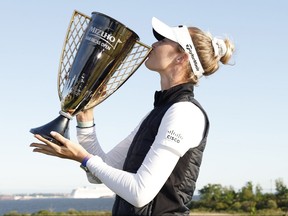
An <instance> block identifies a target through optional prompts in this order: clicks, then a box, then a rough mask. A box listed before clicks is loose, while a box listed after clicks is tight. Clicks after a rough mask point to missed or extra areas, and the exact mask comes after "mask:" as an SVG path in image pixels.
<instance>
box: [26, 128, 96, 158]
mask: <svg viewBox="0 0 288 216" xmlns="http://www.w3.org/2000/svg"><path fill="white" fill-rule="evenodd" d="M50 134H51V135H52V136H53V138H55V139H56V140H58V141H59V142H60V144H62V145H57V144H55V143H53V142H51V141H49V140H47V139H45V138H44V137H42V136H40V135H39V134H36V135H35V136H34V137H35V138H37V139H38V140H39V141H41V142H43V143H31V144H30V147H35V148H34V149H33V152H39V153H42V154H46V155H51V156H56V157H60V158H66V159H70V160H75V161H79V162H80V163H81V162H82V161H83V159H84V158H85V157H87V156H88V157H92V155H90V154H89V153H88V152H87V151H86V150H85V149H84V148H83V147H82V146H81V145H79V144H76V143H73V142H71V141H70V140H69V139H66V138H65V137H63V136H62V135H60V134H59V133H57V132H53V131H52V132H51V133H50Z"/></svg>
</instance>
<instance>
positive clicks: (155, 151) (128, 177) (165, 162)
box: [87, 102, 205, 207]
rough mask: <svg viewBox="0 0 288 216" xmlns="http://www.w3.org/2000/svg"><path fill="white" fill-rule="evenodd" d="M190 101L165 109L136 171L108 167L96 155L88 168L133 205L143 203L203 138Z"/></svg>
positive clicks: (201, 118) (200, 116)
mask: <svg viewBox="0 0 288 216" xmlns="http://www.w3.org/2000/svg"><path fill="white" fill-rule="evenodd" d="M191 104H192V103H190V102H187V103H186V102H180V103H177V104H174V105H173V106H172V107H171V108H170V109H169V110H168V111H167V112H166V114H165V115H164V117H163V119H162V122H161V124H160V127H159V131H158V134H157V136H156V139H155V141H154V143H153V144H152V146H151V148H150V150H149V151H148V153H147V155H146V157H145V159H144V161H143V163H142V165H141V166H140V168H139V169H138V171H137V173H129V172H126V171H123V170H121V169H116V168H114V167H111V166H109V165H108V164H107V163H105V162H104V161H103V160H102V159H101V158H100V157H98V156H94V157H92V158H90V159H89V160H88V162H87V167H88V169H89V170H90V172H91V173H92V174H93V175H94V176H97V178H99V179H100V180H101V181H102V182H103V183H104V184H105V185H106V186H107V187H109V188H110V189H111V190H112V191H114V192H115V193H116V194H118V195H119V196H121V197H122V198H123V199H125V200H126V201H127V202H129V203H131V204H132V205H134V206H136V207H142V206H144V205H146V204H147V203H149V202H150V201H151V200H152V199H153V198H154V197H155V196H156V195H157V193H158V192H159V191H160V189H161V188H162V186H163V185H164V183H165V182H166V180H167V179H168V177H169V176H170V174H171V173H172V171H173V169H174V167H175V166H176V164H177V162H178V160H179V158H180V157H181V156H182V155H183V154H185V152H186V151H187V150H188V149H189V148H192V147H195V146H197V145H198V144H199V143H200V140H201V139H202V135H203V130H204V124H205V121H204V115H203V113H202V112H201V111H200V110H199V108H198V107H196V106H195V105H194V104H192V106H191ZM197 119H198V120H199V121H198V120H197ZM196 120H197V121H196ZM201 121H203V122H201ZM202 126H203V127H202ZM199 128H200V129H199ZM194 129H195V130H196V131H193V130H194ZM201 129H202V130H201ZM198 133H200V134H198ZM168 135H169V136H171V137H173V138H171V137H168ZM194 136H195V137H196V138H195V141H194Z"/></svg>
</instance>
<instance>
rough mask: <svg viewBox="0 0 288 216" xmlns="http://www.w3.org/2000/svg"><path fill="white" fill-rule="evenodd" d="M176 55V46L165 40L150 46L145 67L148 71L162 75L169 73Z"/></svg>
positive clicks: (177, 51)
mask: <svg viewBox="0 0 288 216" xmlns="http://www.w3.org/2000/svg"><path fill="white" fill-rule="evenodd" d="M178 55H179V50H178V44H177V43H175V42H174V41H171V40H169V39H166V38H165V39H163V40H160V41H157V42H155V43H154V44H152V51H151V52H150V54H149V56H148V59H147V60H146V62H145V65H146V67H147V68H148V69H150V70H153V71H157V72H159V73H163V72H165V71H169V69H170V68H171V67H172V66H173V65H174V62H175V60H176V59H177V57H178Z"/></svg>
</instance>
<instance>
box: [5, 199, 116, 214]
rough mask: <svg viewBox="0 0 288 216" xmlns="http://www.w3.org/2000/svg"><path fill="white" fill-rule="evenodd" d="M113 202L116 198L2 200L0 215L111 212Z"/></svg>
mask: <svg viewBox="0 0 288 216" xmlns="http://www.w3.org/2000/svg"><path fill="white" fill-rule="evenodd" d="M113 202H114V198H98V199H67V198H65V199H63V198H57V199H52V198H51V199H30V200H0V215H3V214H5V213H8V212H11V211H17V212H19V213H35V212H38V211H40V210H50V211H53V212H65V211H68V210H71V209H74V210H78V211H111V209H112V206H113Z"/></svg>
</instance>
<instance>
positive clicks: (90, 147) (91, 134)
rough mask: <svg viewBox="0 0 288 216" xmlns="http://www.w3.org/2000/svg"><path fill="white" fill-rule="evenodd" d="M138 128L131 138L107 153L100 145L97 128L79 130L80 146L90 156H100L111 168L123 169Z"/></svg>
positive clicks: (131, 134)
mask: <svg viewBox="0 0 288 216" xmlns="http://www.w3.org/2000/svg"><path fill="white" fill-rule="evenodd" d="M138 127H139V126H137V127H136V128H135V129H134V130H133V131H132V132H131V133H130V134H129V136H127V137H126V138H125V139H124V140H122V141H121V142H120V143H119V144H117V145H116V146H115V147H114V148H112V149H111V150H110V151H109V152H107V153H105V152H104V151H103V149H102V147H101V145H100V143H99V142H98V139H97V136H96V129H95V126H94V127H92V128H77V138H78V142H79V144H80V145H82V146H83V148H84V149H86V151H88V152H89V153H90V154H92V155H97V156H99V157H100V158H101V159H102V160H103V161H104V162H105V163H107V165H109V166H112V167H115V168H118V169H122V167H123V164H124V161H125V158H126V156H127V152H128V149H129V146H130V145H131V142H132V140H133V137H134V136H135V134H136V132H137V130H138ZM88 179H91V178H88ZM89 181H90V180H89ZM90 182H91V181H90ZM91 183H92V182H91Z"/></svg>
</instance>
